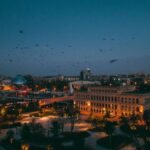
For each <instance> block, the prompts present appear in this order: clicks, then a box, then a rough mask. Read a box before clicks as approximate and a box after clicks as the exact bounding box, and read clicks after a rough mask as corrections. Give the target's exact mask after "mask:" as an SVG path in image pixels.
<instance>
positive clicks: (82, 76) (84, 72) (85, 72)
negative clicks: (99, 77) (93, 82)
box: [80, 68, 91, 81]
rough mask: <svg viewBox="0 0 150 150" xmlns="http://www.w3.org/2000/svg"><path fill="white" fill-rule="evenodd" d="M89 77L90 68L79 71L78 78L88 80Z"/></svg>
mask: <svg viewBox="0 0 150 150" xmlns="http://www.w3.org/2000/svg"><path fill="white" fill-rule="evenodd" d="M90 79H91V70H90V69H89V68H86V69H85V70H82V71H81V72H80V80H84V81H88V80H90Z"/></svg>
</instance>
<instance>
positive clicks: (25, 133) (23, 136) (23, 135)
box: [21, 124, 31, 139]
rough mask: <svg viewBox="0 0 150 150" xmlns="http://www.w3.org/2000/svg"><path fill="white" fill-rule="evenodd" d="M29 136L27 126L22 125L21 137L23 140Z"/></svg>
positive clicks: (29, 132)
mask: <svg viewBox="0 0 150 150" xmlns="http://www.w3.org/2000/svg"><path fill="white" fill-rule="evenodd" d="M30 136H31V131H30V128H29V125H27V124H24V125H23V126H22V129H21V137H22V138H23V139H29V138H30Z"/></svg>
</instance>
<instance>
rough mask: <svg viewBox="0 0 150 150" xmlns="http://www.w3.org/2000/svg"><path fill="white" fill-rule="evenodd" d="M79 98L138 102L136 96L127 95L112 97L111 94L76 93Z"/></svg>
mask: <svg viewBox="0 0 150 150" xmlns="http://www.w3.org/2000/svg"><path fill="white" fill-rule="evenodd" d="M77 98H79V99H90V100H101V101H106V102H107V101H108V102H121V103H132V104H135V103H136V104H139V99H138V98H127V97H113V96H89V95H77Z"/></svg>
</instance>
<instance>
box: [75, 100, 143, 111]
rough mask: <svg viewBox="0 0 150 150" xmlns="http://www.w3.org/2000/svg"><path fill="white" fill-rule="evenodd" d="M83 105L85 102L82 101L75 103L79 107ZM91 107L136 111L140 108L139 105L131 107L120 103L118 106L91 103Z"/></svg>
mask: <svg viewBox="0 0 150 150" xmlns="http://www.w3.org/2000/svg"><path fill="white" fill-rule="evenodd" d="M80 104H81V105H82V106H85V105H87V104H86V103H85V102H84V103H79V102H78V103H77V105H78V107H80V106H81V105H80ZM91 107H92V108H94V107H99V108H106V109H114V110H116V109H120V110H126V111H136V112H139V111H140V109H139V107H132V106H127V105H121V106H120V107H118V106H117V105H112V104H100V103H91Z"/></svg>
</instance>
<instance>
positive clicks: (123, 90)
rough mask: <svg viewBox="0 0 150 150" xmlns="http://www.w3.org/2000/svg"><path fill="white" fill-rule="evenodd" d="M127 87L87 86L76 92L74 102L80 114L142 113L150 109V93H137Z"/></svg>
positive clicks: (121, 114) (115, 114) (120, 114)
mask: <svg viewBox="0 0 150 150" xmlns="http://www.w3.org/2000/svg"><path fill="white" fill-rule="evenodd" d="M133 90H134V88H128V87H89V88H88V91H84V92H76V93H75V95H74V104H75V105H76V106H77V107H78V108H79V109H80V112H81V114H87V115H95V116H103V115H105V114H106V113H107V112H109V113H110V115H112V116H118V117H119V116H130V115H132V114H135V115H142V114H143V112H144V111H145V110H149V109H150V93H148V94H139V93H135V92H133Z"/></svg>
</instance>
